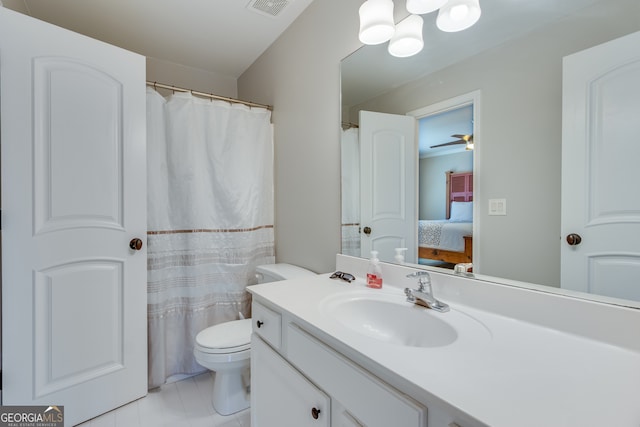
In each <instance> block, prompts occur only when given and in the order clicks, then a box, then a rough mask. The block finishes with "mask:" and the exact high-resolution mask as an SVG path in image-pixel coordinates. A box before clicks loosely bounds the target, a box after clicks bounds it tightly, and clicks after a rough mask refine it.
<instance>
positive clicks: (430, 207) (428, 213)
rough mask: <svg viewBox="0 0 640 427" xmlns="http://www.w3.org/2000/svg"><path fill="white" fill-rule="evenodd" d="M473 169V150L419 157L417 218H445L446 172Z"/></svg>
mask: <svg viewBox="0 0 640 427" xmlns="http://www.w3.org/2000/svg"><path fill="white" fill-rule="evenodd" d="M472 170H473V151H462V152H460V153H454V154H448V155H445V156H435V157H426V158H424V159H420V162H419V173H418V175H419V177H418V194H419V200H418V218H419V219H431V220H434V219H446V212H447V209H446V205H447V191H446V184H447V177H446V172H469V171H472Z"/></svg>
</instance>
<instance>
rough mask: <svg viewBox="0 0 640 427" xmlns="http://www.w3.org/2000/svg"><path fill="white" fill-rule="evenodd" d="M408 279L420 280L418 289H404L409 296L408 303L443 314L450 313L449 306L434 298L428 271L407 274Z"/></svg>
mask: <svg viewBox="0 0 640 427" xmlns="http://www.w3.org/2000/svg"><path fill="white" fill-rule="evenodd" d="M407 277H408V278H415V277H417V278H418V289H409V288H404V294H405V295H406V296H407V301H408V302H412V303H414V304H418V305H422V306H424V307H427V308H431V309H433V310H436V311H439V312H441V313H444V312H447V311H449V306H448V305H447V304H445V303H443V302H440V301H438V300H437V299H436V298H435V297H434V296H433V288H432V287H431V276H429V272H428V271H416V272H413V273H411V274H407Z"/></svg>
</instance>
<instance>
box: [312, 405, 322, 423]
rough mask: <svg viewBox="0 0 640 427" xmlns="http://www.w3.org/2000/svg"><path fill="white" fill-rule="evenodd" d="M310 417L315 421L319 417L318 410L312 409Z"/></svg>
mask: <svg viewBox="0 0 640 427" xmlns="http://www.w3.org/2000/svg"><path fill="white" fill-rule="evenodd" d="M311 416H312V417H313V419H314V420H317V419H318V417H319V416H320V409H318V408H312V409H311Z"/></svg>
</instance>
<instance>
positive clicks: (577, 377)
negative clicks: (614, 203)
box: [250, 255, 640, 427]
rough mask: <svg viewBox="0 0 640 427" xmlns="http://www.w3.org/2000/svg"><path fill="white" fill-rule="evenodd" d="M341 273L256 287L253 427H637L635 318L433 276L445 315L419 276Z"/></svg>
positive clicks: (589, 304) (400, 270)
mask: <svg viewBox="0 0 640 427" xmlns="http://www.w3.org/2000/svg"><path fill="white" fill-rule="evenodd" d="M337 269H338V270H341V271H348V272H350V273H352V274H354V275H355V276H356V277H357V280H356V281H354V282H352V283H347V282H345V281H342V280H335V279H330V278H329V277H328V275H322V276H317V277H312V278H303V279H296V280H288V281H283V282H274V283H269V284H264V285H256V286H252V287H251V288H250V292H251V293H252V296H253V314H252V317H253V335H252V341H251V347H252V355H251V369H252V379H251V386H252V396H251V406H252V410H251V416H252V425H253V426H254V427H261V426H273V425H278V426H296V427H298V426H361V425H362V426H381V427H388V426H403V427H405V426H406V427H410V426H430V427H431V426H436V427H454V426H461V427H470V426H492V427H500V426H508V427H511V426H522V427H526V426H536V427H537V426H581V427H582V426H605V425H616V426H638V425H640V402H639V401H638V399H639V396H640V333H638V332H637V330H638V329H637V327H630V325H639V324H640V310H637V309H633V308H627V307H621V306H615V305H611V304H602V303H598V302H593V301H586V300H580V299H576V298H568V297H566V296H562V295H557V294H551V293H545V292H540V291H537V290H528V289H523V288H515V287H510V286H505V285H499V284H494V283H488V282H486V281H481V280H477V279H475V278H473V277H466V276H462V275H459V276H457V275H451V274H446V273H439V272H431V279H432V283H433V289H434V294H435V296H436V297H437V298H438V299H440V300H442V301H443V302H446V303H448V304H449V305H450V307H451V309H450V311H449V312H446V313H439V312H435V311H433V310H429V309H426V308H424V307H421V306H417V305H415V304H412V303H409V302H407V301H406V297H405V294H404V292H403V289H404V288H405V287H409V288H415V287H416V284H417V283H416V280H415V279H409V278H407V277H406V275H407V274H409V273H411V272H413V271H415V270H414V269H412V268H409V267H406V266H398V265H391V264H383V274H384V275H383V277H384V279H385V282H384V286H383V288H382V289H380V290H376V289H369V288H367V287H366V286H365V282H364V280H363V277H364V274H365V271H366V260H362V259H358V258H351V257H347V256H342V255H338V257H337ZM541 307H544V310H540V308H541Z"/></svg>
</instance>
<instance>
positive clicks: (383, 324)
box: [321, 295, 458, 347]
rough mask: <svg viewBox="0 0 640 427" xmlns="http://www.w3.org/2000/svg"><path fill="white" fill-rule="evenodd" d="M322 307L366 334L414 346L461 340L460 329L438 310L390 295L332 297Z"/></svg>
mask: <svg viewBox="0 0 640 427" xmlns="http://www.w3.org/2000/svg"><path fill="white" fill-rule="evenodd" d="M321 307H322V310H323V311H324V312H325V314H327V315H328V316H330V317H332V318H333V319H335V320H336V321H338V322H339V323H340V324H342V325H343V326H345V327H346V328H348V329H351V330H352V331H355V332H358V333H360V334H362V335H365V336H368V337H371V338H374V339H377V340H379V341H384V342H386V343H389V344H396V345H401V346H410V347H442V346H446V345H449V344H452V343H453V342H455V341H456V340H457V339H458V332H457V331H456V329H455V328H454V327H453V326H451V325H450V324H449V323H448V322H447V321H446V320H445V319H444V318H445V317H446V316H449V317H456V316H457V315H456V314H455V313H452V312H448V313H437V312H433V311H432V310H429V309H426V308H424V307H420V306H417V305H415V304H412V303H408V302H406V301H404V300H403V299H398V298H392V297H391V296H389V295H382V297H379V296H373V295H350V296H346V297H345V296H340V297H337V298H336V297H332V298H330V299H328V300H326V301H324V302H323V303H322V304H321Z"/></svg>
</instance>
